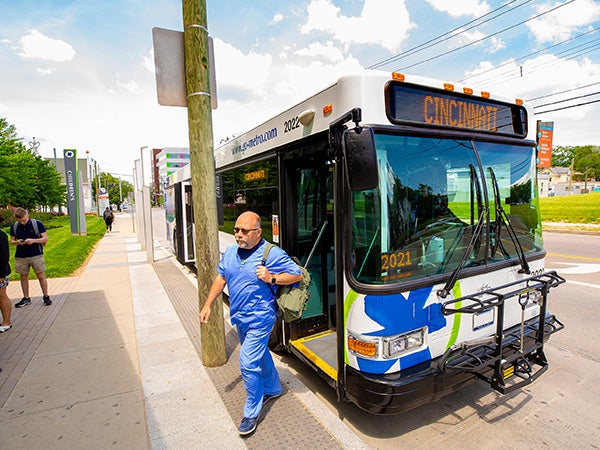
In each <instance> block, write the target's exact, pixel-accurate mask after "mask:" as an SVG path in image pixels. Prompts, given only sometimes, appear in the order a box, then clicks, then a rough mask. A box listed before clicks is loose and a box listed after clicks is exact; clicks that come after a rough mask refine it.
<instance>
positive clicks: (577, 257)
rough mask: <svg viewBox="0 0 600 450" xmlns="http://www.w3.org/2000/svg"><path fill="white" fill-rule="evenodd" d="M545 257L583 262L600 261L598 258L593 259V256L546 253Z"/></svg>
mask: <svg viewBox="0 0 600 450" xmlns="http://www.w3.org/2000/svg"><path fill="white" fill-rule="evenodd" d="M546 255H548V256H556V257H558V258H569V259H583V260H584V261H600V258H594V257H593V256H577V255H567V254H565V253H546Z"/></svg>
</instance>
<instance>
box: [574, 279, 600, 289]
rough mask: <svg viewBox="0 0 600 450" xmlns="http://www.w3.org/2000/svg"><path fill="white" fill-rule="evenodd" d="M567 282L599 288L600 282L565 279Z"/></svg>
mask: <svg viewBox="0 0 600 450" xmlns="http://www.w3.org/2000/svg"><path fill="white" fill-rule="evenodd" d="M567 283H568V284H578V285H580V286H586V287H591V288H596V289H600V284H592V283H584V282H583V281H573V280H567Z"/></svg>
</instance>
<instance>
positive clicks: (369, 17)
mask: <svg viewBox="0 0 600 450" xmlns="http://www.w3.org/2000/svg"><path fill="white" fill-rule="evenodd" d="M413 27H414V25H413V24H411V23H410V19H409V15H408V11H407V9H406V6H405V4H404V0H402V1H399V0H365V4H364V6H363V9H362V11H361V15H360V16H359V17H349V16H344V15H341V14H340V8H338V7H336V6H335V5H334V4H333V3H332V2H331V0H311V2H310V4H309V5H308V19H307V22H306V23H305V24H304V25H302V27H301V28H300V31H301V32H302V33H305V34H308V33H311V32H313V31H321V32H324V33H326V34H329V35H331V36H332V37H333V38H334V39H336V40H338V41H340V42H341V43H342V45H344V47H346V48H348V46H350V45H351V44H368V45H380V46H382V47H384V48H386V49H387V50H390V51H392V52H397V51H398V50H399V49H400V46H401V44H402V42H403V41H404V40H405V38H406V36H407V33H408V31H409V30H410V29H411V28H413Z"/></svg>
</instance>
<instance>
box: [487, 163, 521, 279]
mask: <svg viewBox="0 0 600 450" xmlns="http://www.w3.org/2000/svg"><path fill="white" fill-rule="evenodd" d="M488 170H489V171H490V177H491V178H492V186H493V190H494V204H495V210H496V223H495V226H494V244H493V245H492V256H494V253H495V252H496V250H497V249H498V247H501V248H502V250H503V253H504V255H508V254H509V253H508V252H507V251H506V250H505V249H504V247H503V246H502V243H501V242H500V232H501V230H502V222H504V224H505V225H506V229H507V230H508V235H509V236H510V240H511V241H512V243H513V245H514V246H515V248H516V249H517V254H518V256H519V261H520V262H521V270H519V273H527V274H529V273H531V271H530V270H529V264H528V263H527V258H525V252H524V251H523V246H522V245H521V242H520V241H519V238H518V237H517V233H515V229H514V228H513V226H512V224H511V223H510V220H508V215H507V214H506V211H504V208H503V207H502V203H501V200H500V188H499V187H498V180H496V174H495V173H494V169H492V168H491V167H488ZM500 220H502V222H500Z"/></svg>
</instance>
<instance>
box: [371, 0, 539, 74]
mask: <svg viewBox="0 0 600 450" xmlns="http://www.w3.org/2000/svg"><path fill="white" fill-rule="evenodd" d="M516 1H517V0H512V1H510V2H508V3H505V4H504V5H501V6H499V7H498V8H496V9H494V10H492V11H490V12H488V13H486V14H483V15H482V16H479V17H476V18H475V19H473V20H471V21H469V22H467V23H465V24H462V25H460V26H458V27H456V28H454V29H452V30H450V31H447V32H445V33H443V34H440V35H439V36H437V37H435V38H433V39H430V40H428V41H426V42H423V43H422V44H419V45H417V46H415V47H412V48H410V49H408V50H406V51H405V52H402V53H398V54H396V55H394V56H390V57H389V58H387V59H384V60H383V61H380V62H377V63H375V64H372V65H370V66H368V67H367V69H377V68H378V67H381V66H384V65H386V64H389V63H391V62H394V61H398V60H399V59H402V58H406V57H407V56H410V55H414V54H415V53H418V52H420V51H422V50H425V49H427V48H430V47H433V46H434V45H437V44H440V43H442V42H445V41H447V40H448V39H452V38H453V37H456V36H459V35H460V34H463V33H466V32H467V31H469V30H472V29H473V28H476V27H478V26H479V25H483V24H484V23H487V22H489V21H491V20H494V19H496V18H498V17H500V16H502V15H504V14H506V13H509V12H511V11H513V10H515V9H517V8H520V7H521V6H523V5H525V4H527V3H529V2H531V1H532V0H526V1H525V2H524V3H522V4H520V5H517V6H514V7H512V8H510V9H509V10H508V11H504V12H502V13H500V14H498V15H496V16H494V17H491V18H489V19H487V20H484V21H482V22H481V23H478V24H476V25H473V26H471V27H469V28H467V29H464V30H462V31H461V32H460V33H457V34H455V32H456V31H459V30H461V29H463V28H464V27H466V26H468V25H471V24H473V23H475V22H477V21H479V20H481V19H483V18H484V17H486V16H489V15H490V14H493V13H495V12H496V11H500V10H501V9H503V8H506V7H507V6H508V5H510V4H511V3H514V2H516ZM446 36H447V37H446ZM444 37H445V39H442V38H444Z"/></svg>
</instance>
